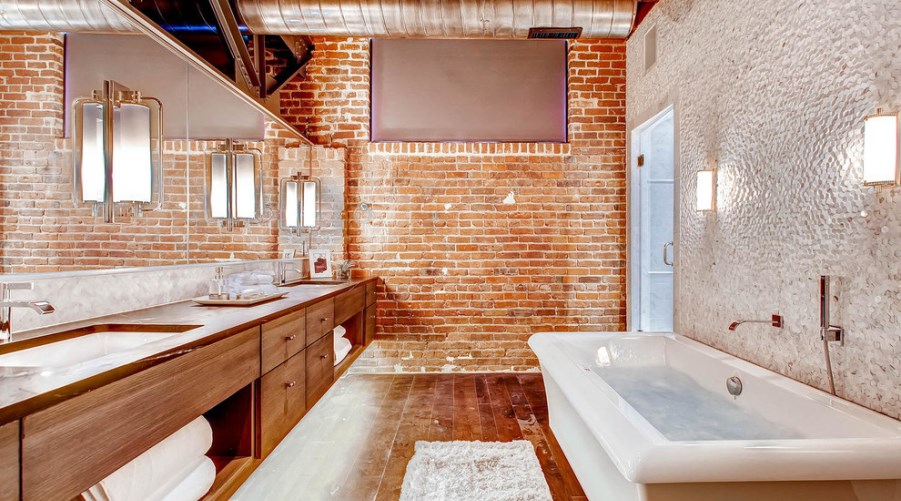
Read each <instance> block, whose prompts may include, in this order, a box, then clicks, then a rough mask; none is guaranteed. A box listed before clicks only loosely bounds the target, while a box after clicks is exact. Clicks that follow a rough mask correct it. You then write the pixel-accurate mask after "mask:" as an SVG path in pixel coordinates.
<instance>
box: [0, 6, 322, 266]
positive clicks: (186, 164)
mask: <svg viewBox="0 0 901 501" xmlns="http://www.w3.org/2000/svg"><path fill="white" fill-rule="evenodd" d="M109 14H110V15H117V14H115V13H109ZM123 22H133V21H132V20H125V19H124V18H123ZM0 52H2V53H4V54H13V53H14V54H16V57H15V58H13V59H10V58H2V59H0V74H2V75H4V77H3V78H2V79H0V96H2V98H0V99H2V100H3V103H2V104H3V106H2V108H0V173H2V180H0V273H3V274H21V273H39V272H55V271H74V270H86V269H102V268H116V267H138V266H162V265H173V264H187V263H203V262H212V261H219V260H229V259H275V258H277V257H279V250H280V247H283V246H284V241H285V237H284V235H280V230H279V220H280V218H279V214H278V208H279V203H278V192H279V179H280V176H279V165H278V164H279V161H278V159H279V152H280V150H281V149H285V148H300V147H303V148H306V146H305V140H304V139H303V138H302V136H300V135H299V134H298V133H297V131H296V130H293V129H291V128H290V127H289V126H287V125H286V123H285V122H284V121H283V120H280V119H279V118H278V117H277V116H276V115H274V114H272V113H271V112H266V110H264V109H262V107H261V106H258V105H256V103H249V102H248V100H247V99H246V96H245V97H243V98H242V97H241V96H239V95H237V94H236V93H235V91H234V89H232V88H228V86H227V85H223V82H222V78H221V76H217V75H213V74H211V73H209V72H204V71H202V69H199V68H198V67H197V65H196V64H192V63H191V62H190V61H189V59H190V58H188V57H184V56H179V55H178V54H176V53H174V52H173V51H172V50H171V47H166V46H163V45H162V44H161V43H160V42H159V41H158V40H157V39H154V38H153V37H151V36H148V34H147V33H141V32H140V31H135V32H133V33H128V34H124V33H123V34H109V33H107V34H94V33H71V34H68V35H67V34H64V33H57V32H34V31H29V32H23V31H15V32H12V31H0ZM195 63H196V62H195ZM108 82H115V84H116V85H118V86H120V87H116V89H119V91H116V90H113V91H111V93H110V96H107V97H109V99H111V100H112V101H111V102H113V103H114V104H113V107H112V108H111V110H112V111H111V115H110V123H111V124H115V127H111V129H112V128H115V130H114V131H113V132H110V136H109V137H114V138H115V139H112V140H108V141H107V142H108V143H110V144H113V145H114V146H115V150H114V151H113V153H112V158H113V159H116V160H118V162H115V161H110V162H109V163H110V164H116V163H118V164H119V167H117V168H118V169H119V170H118V173H114V172H105V171H104V170H103V168H104V167H103V165H105V164H104V155H105V154H107V155H108V154H109V151H110V150H105V149H104V148H105V146H104V145H105V144H107V143H105V142H104V141H103V135H104V134H106V132H105V131H106V129H105V128H104V115H103V113H104V112H103V110H104V108H103V106H102V105H101V104H97V103H100V102H102V100H103V99H104V88H105V87H104V86H105V85H108ZM107 90H109V89H107ZM130 92H133V93H134V94H130ZM150 97H152V98H154V99H157V100H159V102H160V103H161V104H162V112H161V113H159V115H161V117H162V131H161V137H152V138H150V139H146V144H145V143H144V141H145V139H140V138H139V139H137V140H133V139H130V138H129V136H128V133H127V130H124V127H126V126H125V125H120V123H122V124H124V123H126V118H127V115H128V113H121V110H123V109H125V108H124V107H123V106H127V105H129V103H139V102H141V101H138V99H145V98H150ZM79 99H82V100H84V102H88V103H92V104H89V105H88V106H87V108H84V107H83V108H82V109H81V114H76V113H75V112H74V111H73V103H74V102H77V101H78V100H79ZM131 106H137V105H134V104H131ZM113 114H114V115H115V119H113ZM141 117H143V118H140V117H139V119H137V120H134V121H136V122H137V123H138V124H139V125H140V127H139V128H142V127H145V126H147V123H145V122H147V120H148V116H147V115H146V114H144V115H141ZM151 128H152V127H151ZM120 129H122V130H120ZM145 135H146V134H145ZM122 138H125V139H122ZM108 139H109V138H108ZM123 141H125V142H130V144H132V145H136V146H135V148H136V149H135V151H139V153H140V154H139V155H137V156H136V157H135V158H141V159H142V161H143V151H144V150H143V149H142V148H144V147H145V146H153V147H156V146H159V148H160V150H161V152H162V160H161V161H160V164H161V165H160V169H159V173H158V176H159V179H160V180H161V183H162V185H161V188H162V189H161V190H159V193H161V195H157V194H156V193H157V191H154V192H153V193H152V194H151V193H150V192H147V193H145V194H144V195H145V196H144V197H143V198H140V197H139V198H140V200H143V199H144V198H147V200H148V201H152V202H153V203H149V202H148V203H141V204H138V203H136V202H134V201H130V204H122V203H120V202H121V201H122V200H124V199H123V198H122V197H126V198H129V199H130V198H135V197H133V196H131V195H128V194H126V192H125V191H123V190H126V188H127V186H131V185H132V184H133V183H132V181H135V182H136V180H135V179H133V176H132V177H129V176H128V175H125V174H122V172H127V171H124V170H122V169H123V167H122V164H123V162H122V160H123V159H125V158H127V154H126V153H122V152H124V151H126V148H125V147H124V146H123V145H121V144H119V145H118V146H116V144H117V143H122V142H123ZM226 141H228V142H229V144H231V143H234V144H240V145H241V148H243V149H244V151H246V152H250V151H253V152H259V165H258V167H256V168H257V169H258V171H259V172H258V173H256V172H255V171H254V172H252V174H251V175H254V176H258V179H259V182H260V184H259V186H258V189H256V187H253V188H252V189H250V190H243V189H238V192H237V193H236V194H235V196H236V199H235V200H236V205H235V206H234V209H235V210H238V211H243V212H241V213H240V214H237V213H236V214H235V219H240V220H241V221H242V224H225V223H224V222H223V221H222V220H220V219H218V218H213V217H209V207H208V197H207V190H208V185H209V184H210V183H209V181H208V179H209V178H208V176H209V174H210V165H211V164H215V162H212V163H211V161H210V158H211V157H210V154H211V153H212V152H215V151H220V150H221V148H222V144H223V143H224V142H226ZM115 151H118V152H120V154H119V155H118V156H117V155H116V154H115ZM244 156H246V157H250V155H244ZM244 156H241V155H238V156H237V157H236V158H237V159H238V160H240V161H239V162H238V163H237V164H236V166H237V167H238V169H237V171H236V172H238V173H239V174H240V175H244V174H241V173H242V172H243V170H242V169H243V167H242V166H244V163H246V162H243V159H244ZM76 157H78V159H79V160H83V162H82V163H85V164H86V165H87V166H86V167H84V170H83V171H82V172H83V173H84V175H85V176H89V177H90V179H89V180H88V184H84V183H82V184H81V186H80V188H76V185H77V184H78V181H85V180H86V179H87V178H81V179H76V176H75V172H76V169H75V165H76V162H75V160H76ZM95 160H96V161H95ZM129 165H131V166H134V165H136V164H135V163H134V162H132V163H130V164H129ZM141 165H144V164H141ZM147 165H150V164H149V163H148V164H147ZM215 165H218V164H215ZM292 168H293V167H292ZM92 169H93V170H92ZM144 170H145V169H142V176H143V175H144V174H143V172H144ZM244 170H247V169H244ZM251 170H253V169H251ZM147 172H150V171H147ZM148 175H149V174H148ZM154 175H157V174H154ZM126 177H129V179H128V180H126V179H125V178H126ZM282 177H283V176H282ZM148 179H150V178H149V177H148ZM104 180H110V181H109V182H110V183H112V185H113V190H115V192H116V194H115V195H113V198H114V199H115V200H116V203H112V204H109V206H106V205H103V204H102V203H100V202H103V200H105V198H104V197H105V196H109V195H110V193H109V192H107V191H104V190H108V189H109V187H108V186H106V185H104V184H103V181H104ZM90 183H93V184H90ZM138 184H140V183H138ZM115 186H119V189H115ZM141 186H143V184H141ZM235 186H236V187H237V186H240V187H246V186H247V184H246V183H244V182H241V183H235ZM251 186H253V185H251ZM88 188H90V189H92V190H94V191H93V192H92V193H91V194H90V196H89V197H88V198H89V199H90V202H91V203H84V202H85V190H86V189H88ZM145 188H146V189H145ZM141 189H142V190H144V191H147V190H149V189H150V185H149V184H148V185H147V186H146V187H144V188H141ZM95 192H96V193H95ZM101 192H102V193H101ZM249 196H254V197H258V198H257V199H255V200H251V201H248V197H249ZM154 197H158V198H159V199H157V198H154ZM135 200H138V199H137V198H136V199H135ZM76 202H81V203H76ZM98 205H99V206H100V209H98ZM245 209H246V210H245ZM251 212H252V213H253V214H251Z"/></svg>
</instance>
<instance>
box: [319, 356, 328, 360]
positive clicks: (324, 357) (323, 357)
mask: <svg viewBox="0 0 901 501" xmlns="http://www.w3.org/2000/svg"><path fill="white" fill-rule="evenodd" d="M319 358H320V359H322V360H325V359H326V358H328V355H319Z"/></svg>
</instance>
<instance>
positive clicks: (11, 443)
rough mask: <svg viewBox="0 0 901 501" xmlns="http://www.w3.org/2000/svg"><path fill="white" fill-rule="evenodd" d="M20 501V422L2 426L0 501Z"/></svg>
mask: <svg viewBox="0 0 901 501" xmlns="http://www.w3.org/2000/svg"><path fill="white" fill-rule="evenodd" d="M18 499H19V422H18V421H13V422H11V423H7V424H5V425H3V426H0V501H18Z"/></svg>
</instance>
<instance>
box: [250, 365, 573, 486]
mask: <svg viewBox="0 0 901 501" xmlns="http://www.w3.org/2000/svg"><path fill="white" fill-rule="evenodd" d="M417 440H432V441H443V440H482V441H503V442H506V441H510V440H528V441H530V442H531V443H532V444H533V446H534V447H535V452H536V454H537V455H538V460H539V462H540V463H541V467H542V469H543V471H544V476H545V479H547V483H548V485H549V486H550V488H551V493H552V495H553V497H554V499H555V500H557V501H561V500H566V501H569V500H584V499H586V498H585V497H584V496H585V494H584V493H583V492H582V488H581V487H580V486H579V482H578V480H576V477H575V475H574V474H573V472H572V470H571V469H570V466H569V463H568V462H567V461H566V458H565V457H564V456H563V452H562V451H561V450H560V447H559V445H558V444H557V441H556V440H555V439H554V436H553V435H552V434H551V431H550V429H549V427H548V419H547V401H546V399H545V395H544V384H543V382H542V380H541V375H540V374H533V373H529V374H421V375H408V374H397V375H389V374H386V375H381V374H379V375H375V374H374V375H363V374H352V375H347V376H345V377H343V378H341V379H340V380H339V381H338V382H337V383H336V384H335V386H334V387H332V389H331V390H329V392H328V394H326V396H325V397H324V398H323V399H322V400H321V401H320V402H319V403H318V404H316V406H315V407H314V408H313V409H312V410H311V411H310V412H309V413H308V414H307V416H306V417H305V418H304V420H303V421H301V423H300V424H299V425H298V426H297V427H295V428H294V430H292V431H291V433H290V434H289V435H288V437H286V438H285V440H284V441H283V442H282V443H281V444H280V445H279V446H278V448H276V450H275V451H274V452H273V453H272V455H270V456H269V458H267V459H266V461H264V462H263V464H262V465H260V467H259V468H258V469H257V470H256V471H255V472H254V473H253V475H251V477H250V478H249V479H248V480H247V482H245V484H244V485H243V486H242V487H241V489H240V490H239V491H238V492H237V493H236V494H235V496H234V498H233V499H241V500H254V501H256V500H260V499H266V500H305V501H306V500H314V501H315V500H332V499H338V500H342V501H357V500H359V501H372V500H377V501H382V500H386V501H394V500H396V499H398V497H399V496H400V488H401V484H402V483H403V478H404V472H405V471H406V468H407V462H408V461H409V460H410V458H411V457H412V456H413V447H414V444H415V443H416V441H417Z"/></svg>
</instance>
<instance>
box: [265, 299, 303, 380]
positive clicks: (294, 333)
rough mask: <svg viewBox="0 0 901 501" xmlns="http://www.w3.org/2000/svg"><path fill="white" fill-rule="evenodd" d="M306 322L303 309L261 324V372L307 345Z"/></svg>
mask: <svg viewBox="0 0 901 501" xmlns="http://www.w3.org/2000/svg"><path fill="white" fill-rule="evenodd" d="M306 332H307V323H306V312H305V311H304V310H300V311H296V312H294V313H289V314H288V315H285V316H283V317H281V318H276V319H275V320H273V321H271V322H266V323H264V324H263V333H262V334H261V337H260V341H261V347H260V349H261V360H260V365H261V366H262V372H263V374H265V373H267V372H269V371H271V370H272V369H274V368H275V366H277V365H279V364H281V363H282V362H284V361H285V360H288V359H289V358H291V357H293V356H294V355H295V354H296V353H297V352H299V351H300V350H302V349H304V347H306V345H307V339H306Z"/></svg>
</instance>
